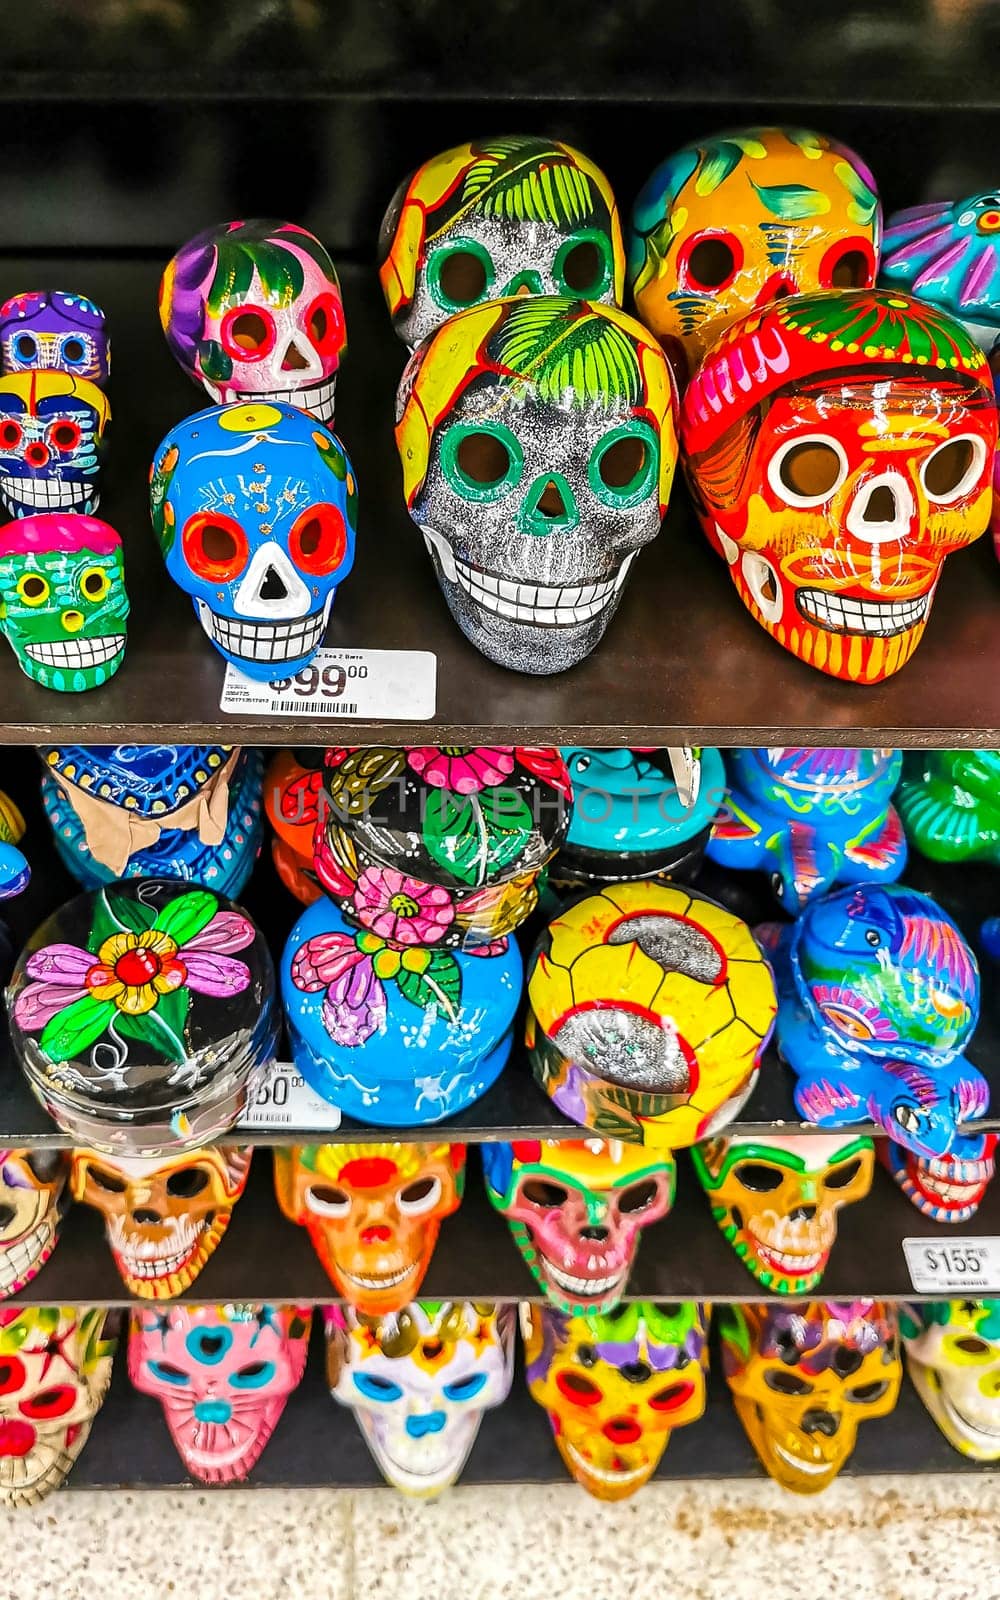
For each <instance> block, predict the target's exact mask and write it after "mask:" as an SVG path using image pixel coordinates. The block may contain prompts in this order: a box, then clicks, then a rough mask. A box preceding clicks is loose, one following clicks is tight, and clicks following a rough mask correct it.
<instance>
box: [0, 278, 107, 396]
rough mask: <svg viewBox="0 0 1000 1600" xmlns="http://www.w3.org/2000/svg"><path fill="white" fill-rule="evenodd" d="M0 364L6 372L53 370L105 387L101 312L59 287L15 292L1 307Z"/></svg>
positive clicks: (104, 335)
mask: <svg viewBox="0 0 1000 1600" xmlns="http://www.w3.org/2000/svg"><path fill="white" fill-rule="evenodd" d="M0 365H2V367H3V371H4V372H6V373H17V372H41V371H45V370H46V369H49V368H54V369H55V370H56V371H58V372H68V373H69V374H70V376H71V377H74V378H86V379H87V380H88V381H89V382H90V383H96V384H97V385H98V386H99V387H103V385H104V384H105V383H107V381H108V377H109V375H110V372H111V340H110V339H109V338H108V329H107V323H106V321H105V318H104V312H103V311H102V310H101V308H100V306H95V304H94V302H93V300H88V299H87V297H86V295H82V294H67V293H66V291H65V290H63V289H52V290H46V291H44V292H36V293H34V294H18V295H15V296H14V297H13V299H12V300H8V301H7V303H6V304H5V305H2V306H0Z"/></svg>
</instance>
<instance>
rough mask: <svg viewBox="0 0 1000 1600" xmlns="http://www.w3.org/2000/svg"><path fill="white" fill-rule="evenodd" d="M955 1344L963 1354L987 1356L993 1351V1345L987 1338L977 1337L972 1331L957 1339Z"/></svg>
mask: <svg viewBox="0 0 1000 1600" xmlns="http://www.w3.org/2000/svg"><path fill="white" fill-rule="evenodd" d="M954 1344H955V1349H956V1350H961V1352H962V1354H963V1355H966V1356H985V1355H990V1354H991V1352H992V1347H991V1346H990V1345H989V1344H987V1342H986V1340H985V1339H977V1338H976V1337H975V1335H974V1334H971V1333H970V1334H967V1335H966V1336H965V1337H964V1338H962V1339H956V1340H955V1341H954Z"/></svg>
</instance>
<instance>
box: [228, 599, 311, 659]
mask: <svg viewBox="0 0 1000 1600" xmlns="http://www.w3.org/2000/svg"><path fill="white" fill-rule="evenodd" d="M330 598H331V599H332V596H331V597H330ZM329 611H330V605H329V601H328V602H327V604H326V605H325V606H324V607H323V609H322V610H321V611H311V612H310V613H309V615H308V616H307V617H298V618H296V620H295V621H294V622H249V621H247V622H244V621H241V620H239V619H234V618H231V617H222V616H220V615H219V613H218V612H217V611H213V610H212V609H211V608H210V607H209V606H207V605H206V604H205V602H204V600H199V601H198V618H199V621H200V622H201V625H202V627H203V628H204V630H205V632H206V633H207V634H208V636H209V638H210V639H212V640H214V642H215V643H216V644H217V645H220V646H221V648H222V649H223V650H228V652H229V654H230V655H233V656H242V657H243V659H244V660H245V661H294V660H295V659H296V658H297V657H298V656H304V655H307V654H308V653H309V651H310V650H315V648H316V646H317V645H318V644H319V642H320V640H321V639H322V637H323V634H324V632H325V630H326V620H327V617H328V615H329Z"/></svg>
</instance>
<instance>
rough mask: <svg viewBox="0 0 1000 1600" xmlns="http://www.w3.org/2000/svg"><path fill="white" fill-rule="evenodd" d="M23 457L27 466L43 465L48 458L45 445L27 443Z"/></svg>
mask: <svg viewBox="0 0 1000 1600" xmlns="http://www.w3.org/2000/svg"><path fill="white" fill-rule="evenodd" d="M24 459H25V461H27V463H28V465H29V466H32V467H44V466H45V465H46V464H47V463H48V459H49V452H48V448H47V446H46V445H44V444H29V446H28V448H27V450H25V452H24Z"/></svg>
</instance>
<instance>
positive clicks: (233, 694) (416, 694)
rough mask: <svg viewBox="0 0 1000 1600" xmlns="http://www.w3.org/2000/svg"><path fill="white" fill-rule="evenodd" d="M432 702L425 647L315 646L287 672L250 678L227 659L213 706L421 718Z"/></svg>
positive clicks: (432, 678) (431, 663)
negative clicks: (304, 660) (296, 668)
mask: <svg viewBox="0 0 1000 1600" xmlns="http://www.w3.org/2000/svg"><path fill="white" fill-rule="evenodd" d="M436 705H437V656H436V655H435V654H434V653H433V651H431V650H327V649H323V650H317V652H316V654H315V655H314V656H313V658H312V660H311V661H310V663H309V665H308V666H307V667H303V668H302V670H301V671H300V672H296V673H295V674H294V676H292V677H288V678H275V679H274V681H273V682H271V683H256V682H255V681H254V680H253V679H252V678H245V677H244V676H243V674H242V672H237V670H236V668H235V667H234V666H233V664H232V662H230V663H229V664H228V665H227V667H226V679H225V682H224V684H223V685H222V699H221V700H220V702H219V709H220V710H222V711H232V712H234V713H236V714H239V715H243V716H247V715H249V716H253V717H350V718H358V719H362V720H367V719H368V718H369V717H372V718H375V719H377V720H378V721H380V722H381V721H383V720H394V721H398V722H425V721H426V720H427V718H428V717H432V716H433V715H434V711H435V708H436Z"/></svg>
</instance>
